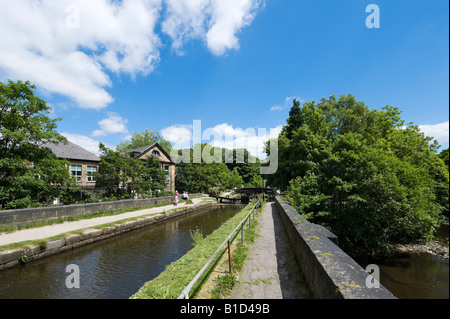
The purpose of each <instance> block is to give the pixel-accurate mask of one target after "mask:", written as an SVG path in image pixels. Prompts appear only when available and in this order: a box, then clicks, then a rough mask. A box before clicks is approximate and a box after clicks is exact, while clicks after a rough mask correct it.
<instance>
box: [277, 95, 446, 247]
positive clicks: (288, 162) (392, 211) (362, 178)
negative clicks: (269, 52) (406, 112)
mask: <svg viewBox="0 0 450 319" xmlns="http://www.w3.org/2000/svg"><path fill="white" fill-rule="evenodd" d="M298 107H299V106H298V104H295V105H294V107H293V111H292V112H291V115H295V118H293V119H291V118H289V119H288V126H286V127H284V128H283V130H282V133H281V134H280V137H279V154H280V158H279V170H278V172H277V173H276V174H274V175H272V176H268V179H269V182H270V183H271V184H272V185H275V186H278V187H280V188H282V189H287V192H286V194H287V198H288V200H289V201H290V202H291V203H292V204H293V205H294V207H295V208H296V209H297V210H298V211H299V212H300V213H301V214H303V215H304V216H305V217H306V218H308V219H309V220H311V221H313V222H317V223H321V224H324V225H326V226H327V227H329V228H331V230H332V231H333V232H334V233H336V235H338V236H339V242H340V244H341V245H342V246H343V247H344V248H346V249H368V250H387V249H389V247H390V245H391V244H393V243H399V242H402V243H404V242H411V241H428V240H430V239H431V238H432V236H433V233H434V231H435V229H436V228H437V227H438V226H439V224H440V222H441V214H442V212H445V211H447V212H448V184H449V175H448V168H446V167H445V165H444V163H443V161H442V160H441V159H440V158H439V157H438V156H437V155H436V153H435V151H436V150H437V147H438V146H437V144H436V143H430V142H431V138H429V137H426V136H424V134H423V133H421V132H420V131H419V129H418V127H417V126H415V125H413V124H412V123H410V124H408V125H407V126H406V127H404V123H403V121H402V120H401V119H400V116H399V115H400V111H399V110H398V109H396V108H393V107H391V106H386V107H384V108H383V109H382V110H381V111H377V110H369V108H368V107H367V106H365V105H364V103H363V102H359V101H356V99H355V98H354V97H353V96H352V95H349V96H341V97H340V98H339V99H337V98H336V97H335V96H331V97H330V98H329V99H322V100H321V101H320V103H318V104H316V103H315V102H307V103H305V104H304V106H303V107H302V108H301V109H300V111H299V110H298V109H297V108H298ZM294 123H295V124H294ZM289 136H290V138H289Z"/></svg>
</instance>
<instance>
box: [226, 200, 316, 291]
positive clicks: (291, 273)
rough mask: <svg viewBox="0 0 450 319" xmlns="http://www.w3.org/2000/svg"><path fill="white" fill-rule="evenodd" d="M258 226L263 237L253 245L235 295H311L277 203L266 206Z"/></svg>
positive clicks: (235, 289)
mask: <svg viewBox="0 0 450 319" xmlns="http://www.w3.org/2000/svg"><path fill="white" fill-rule="evenodd" d="M258 227H259V235H260V236H259V237H258V238H257V239H256V240H255V243H254V244H253V246H251V247H250V252H249V255H248V256H247V259H246V261H245V264H244V267H243V270H242V271H241V274H240V275H239V277H240V284H239V285H238V286H237V287H236V288H234V290H233V295H232V298H233V299H305V298H309V292H308V289H307V288H306V285H305V284H304V283H303V280H302V276H301V274H300V273H299V271H298V266H297V264H296V263H295V260H294V258H293V255H292V252H291V248H290V246H289V244H288V242H287V239H286V236H285V233H284V229H283V225H282V224H281V220H280V217H279V216H278V213H277V211H276V208H275V204H274V203H267V204H265V205H264V206H263V211H262V213H261V216H260V217H259V225H258Z"/></svg>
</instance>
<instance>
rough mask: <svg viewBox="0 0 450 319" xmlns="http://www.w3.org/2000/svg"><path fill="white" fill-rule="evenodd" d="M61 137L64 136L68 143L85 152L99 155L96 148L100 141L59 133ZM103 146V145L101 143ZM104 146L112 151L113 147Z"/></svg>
mask: <svg viewBox="0 0 450 319" xmlns="http://www.w3.org/2000/svg"><path fill="white" fill-rule="evenodd" d="M61 135H63V136H65V137H66V138H67V140H68V141H69V142H72V143H74V144H76V145H78V146H81V147H82V148H84V149H85V150H87V151H89V152H91V153H93V154H95V155H97V156H98V155H100V150H99V148H98V146H99V144H100V141H98V140H94V139H92V138H90V137H88V136H84V135H79V134H71V133H61ZM103 144H105V143H103ZM105 146H106V147H107V148H109V149H114V146H112V145H108V144H105Z"/></svg>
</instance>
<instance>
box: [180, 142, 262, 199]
mask: <svg viewBox="0 0 450 319" xmlns="http://www.w3.org/2000/svg"><path fill="white" fill-rule="evenodd" d="M196 148H197V149H196ZM194 149H196V150H198V151H200V152H202V154H203V155H210V156H211V158H213V157H214V156H217V162H216V161H212V162H211V163H209V162H208V163H207V162H205V158H204V156H202V160H201V162H200V163H194ZM208 150H209V153H208ZM215 151H216V152H218V153H217V154H216V153H214V152H215ZM224 151H225V149H221V148H216V150H214V149H213V148H211V146H210V145H208V144H201V145H200V144H198V145H195V146H194V148H191V149H187V150H179V156H182V154H183V152H189V162H188V163H179V164H177V168H176V169H177V171H176V177H175V188H176V189H177V190H180V191H187V192H190V193H197V192H202V193H209V192H218V191H221V190H225V189H227V188H234V187H241V186H242V184H243V183H244V179H243V177H242V175H241V174H240V172H239V169H240V168H241V169H242V171H248V172H249V173H250V172H254V169H253V168H250V167H251V166H244V165H246V164H237V165H234V164H232V163H227V164H225V163H224V162H225V160H224V154H225V153H224ZM244 153H246V154H247V157H248V156H250V155H249V154H248V152H247V151H246V150H245V152H244ZM233 156H234V158H235V156H236V152H235V151H233ZM233 162H234V163H235V159H234V160H233ZM241 165H243V166H241ZM250 165H254V164H250ZM231 167H232V168H231ZM252 178H253V175H252V176H251V177H250V178H249V180H250V181H251V179H252Z"/></svg>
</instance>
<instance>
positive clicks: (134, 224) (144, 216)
mask: <svg viewBox="0 0 450 319" xmlns="http://www.w3.org/2000/svg"><path fill="white" fill-rule="evenodd" d="M215 206H217V203H216V202H215V201H208V200H207V199H205V198H197V199H193V204H191V205H189V204H186V203H180V204H179V205H178V206H177V207H174V206H173V205H168V206H161V207H154V208H150V209H144V210H139V211H134V212H129V213H124V214H119V215H113V216H105V217H98V218H92V219H85V220H80V221H76V222H65V223H63V224H56V225H50V226H45V227H39V228H32V229H24V230H20V231H16V232H13V233H8V234H1V235H0V271H1V270H5V269H9V268H12V267H16V266H20V265H23V264H26V263H29V262H32V261H35V260H38V259H41V258H44V257H47V256H51V255H54V254H58V253H61V252H64V251H67V250H71V249H75V248H78V247H81V246H84V245H87V244H91V243H93V242H97V241H101V240H104V239H108V238H110V237H114V236H117V235H120V234H122V233H125V232H129V231H132V230H135V229H138V228H142V227H146V226H149V225H152V224H155V223H159V222H162V221H165V220H168V219H171V218H175V217H178V216H182V215H186V214H191V213H194V212H199V211H202V210H206V209H209V208H211V207H215Z"/></svg>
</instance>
